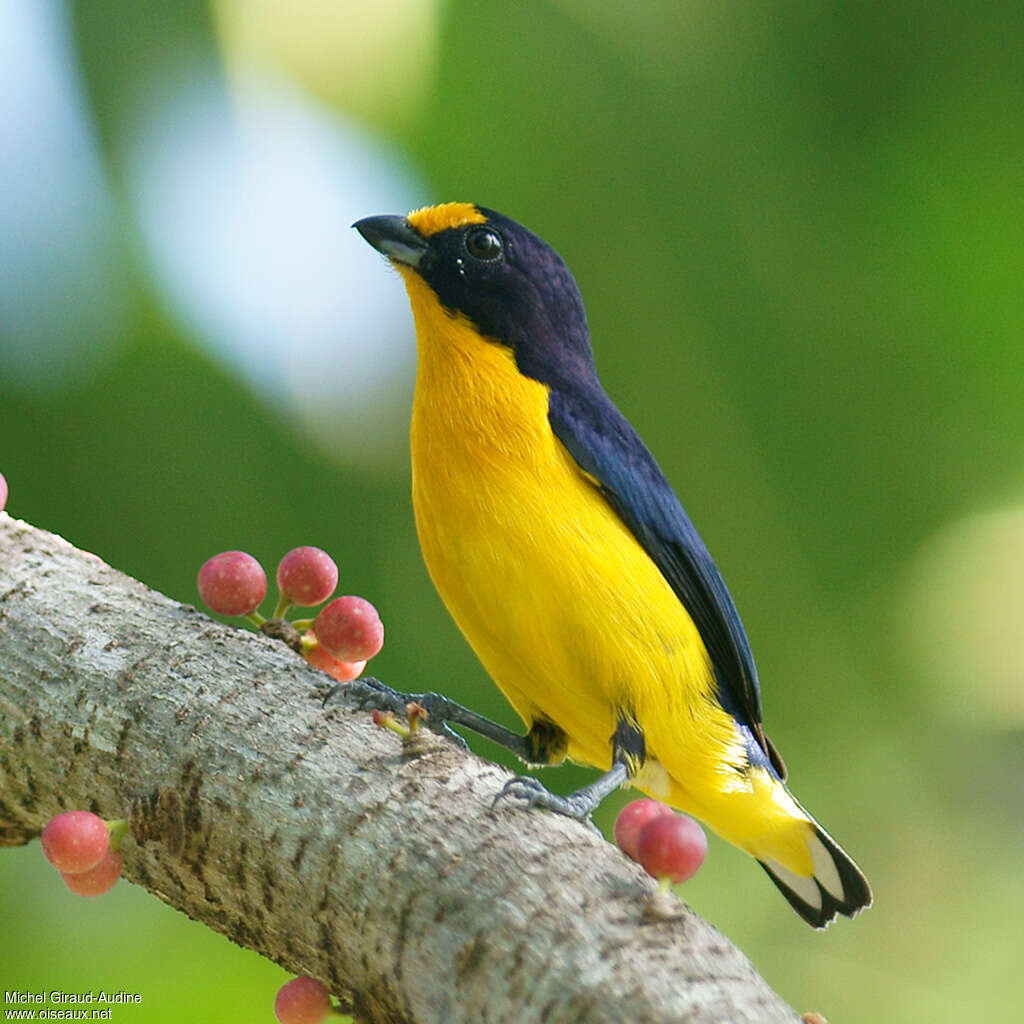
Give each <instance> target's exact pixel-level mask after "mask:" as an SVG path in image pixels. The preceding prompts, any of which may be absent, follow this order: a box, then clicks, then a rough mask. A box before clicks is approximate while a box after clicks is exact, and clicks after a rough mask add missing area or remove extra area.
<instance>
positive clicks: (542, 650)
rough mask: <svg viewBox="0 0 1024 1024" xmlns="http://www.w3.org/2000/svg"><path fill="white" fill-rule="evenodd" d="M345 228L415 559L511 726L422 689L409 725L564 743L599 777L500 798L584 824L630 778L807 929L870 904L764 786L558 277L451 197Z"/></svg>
mask: <svg viewBox="0 0 1024 1024" xmlns="http://www.w3.org/2000/svg"><path fill="white" fill-rule="evenodd" d="M355 227H356V228H357V229H358V230H359V232H360V233H361V234H362V236H363V237H364V238H365V239H366V240H367V241H368V242H369V243H370V244H371V245H372V246H373V247H374V248H375V249H377V250H378V251H380V252H381V253H383V254H384V255H385V256H387V257H388V259H389V260H390V261H391V263H392V264H393V265H394V266H395V267H396V268H397V269H398V271H399V273H400V274H401V276H402V278H403V279H404V281H405V286H406V289H407V291H408V293H409V299H410V302H411V303H412V311H413V317H414V319H415V323H416V337H417V346H418V350H419V365H418V371H417V377H416V394H415V400H414V404H413V414H412V430H411V446H412V470H413V507H414V510H415V515H416V527H417V531H418V533H419V539H420V545H421V547H422V549H423V557H424V560H425V561H426V565H427V569H428V570H429V572H430V576H431V578H432V579H433V581H434V585H435V586H436V587H437V590H438V592H439V593H440V595H441V598H442V600H443V601H444V603H445V605H446V606H447V607H448V610H449V612H450V613H451V615H452V617H453V618H454V619H455V621H456V623H457V624H458V626H459V628H460V629H461V630H462V632H463V634H464V635H465V637H466V639H467V640H468V641H469V643H470V645H471V646H472V648H473V650H474V651H475V652H476V654H477V656H478V657H479V659H480V661H481V662H482V663H483V665H484V667H485V668H486V669H487V671H488V672H489V673H490V675H491V677H492V678H493V679H494V681H495V682H496V683H497V685H498V686H499V687H500V689H501V691H502V692H503V693H504V694H505V696H506V697H507V698H508V700H509V701H510V702H511V704H512V705H513V707H514V708H515V710H516V711H517V712H518V713H519V715H520V717H521V718H522V719H523V721H524V722H525V723H526V726H527V733H526V735H525V736H519V735H518V734H516V733H514V732H512V731H511V730H507V729H505V728H504V727H502V726H500V725H497V724H496V723H493V722H490V721H488V720H487V719H485V718H483V717H482V716H479V715H477V714H475V713H474V712H472V711H470V710H469V709H466V708H463V707H461V706H460V705H457V704H455V703H454V702H453V701H449V700H447V699H445V698H442V697H437V696H436V695H429V696H430V697H431V698H432V700H431V702H430V703H429V705H428V711H429V712H430V714H431V716H432V717H441V718H443V719H445V720H447V721H449V722H455V723H457V724H462V725H465V726H468V727H469V728H471V729H474V730H475V731H477V732H480V733H482V734H484V735H486V736H489V737H491V738H492V739H494V740H496V741H497V742H499V743H502V744H503V745H505V746H507V747H509V748H510V749H511V750H513V751H515V752H516V753H517V754H518V755H519V756H520V757H521V758H522V759H523V760H524V761H526V762H528V763H532V764H553V763H557V762H560V761H562V760H563V759H565V758H566V757H568V758H570V759H571V760H573V761H578V762H582V763H584V764H588V765H593V766H594V767H596V768H600V769H603V770H604V772H605V774H604V775H602V776H601V778H599V779H598V780H597V781H596V782H594V783H592V784H591V785H589V786H587V787H584V788H583V789H581V790H580V791H578V792H577V793H575V794H572V795H571V796H568V797H559V796H555V795H553V794H551V793H549V792H548V791H547V790H546V789H544V788H543V787H542V786H541V785H540V784H539V783H538V782H537V781H536V780H535V779H531V778H520V779H516V780H513V782H512V783H510V784H509V786H507V787H506V790H505V795H509V796H512V797H517V798H520V799H523V800H524V801H525V802H527V803H528V804H530V805H531V806H532V805H539V806H542V807H546V808H549V809H551V810H554V811H558V812H560V813H563V814H569V815H572V816H574V817H579V818H586V817H588V816H589V814H590V812H591V811H592V810H593V809H594V808H595V807H596V806H597V804H598V803H599V802H600V801H601V800H602V799H603V798H604V797H605V796H607V795H608V794H609V793H610V792H611V791H612V790H614V789H615V788H616V787H618V786H620V785H622V784H623V783H625V782H629V783H630V784H632V785H633V786H635V787H636V788H638V789H640V790H642V791H643V792H645V793H648V794H649V795H651V796H653V797H656V798H657V799H659V800H663V801H665V802H666V803H668V804H671V805H672V806H673V807H676V808H678V809H680V810H682V811H685V812H687V813H689V814H692V815H693V816H694V817H696V818H699V819H700V820H701V821H703V822H704V823H705V824H707V825H708V826H709V827H710V828H711V829H713V830H714V831H715V832H717V833H718V834H719V835H720V836H722V837H723V838H725V839H727V840H728V841H729V842H731V843H733V844H735V845H736V846H738V847H739V848H740V849H741V850H745V851H746V852H747V853H749V854H751V855H752V856H753V857H756V858H757V860H758V861H759V862H760V863H761V865H762V866H763V867H764V868H765V870H766V871H767V872H768V874H769V875H770V876H771V878H772V880H773V881H774V882H775V884H776V885H777V886H778V887H779V889H780V890H781V891H782V893H783V895H785V897H786V899H787V900H789V902H790V904H792V906H793V907H794V908H795V909H796V911H797V912H798V913H799V914H800V915H801V917H803V918H804V920H806V921H807V922H808V923H809V924H811V925H813V926H815V927H824V926H825V925H827V924H828V923H829V922H830V921H831V920H832V919H833V918H834V917H835V916H836V914H837V913H841V914H846V915H848V916H852V915H853V914H855V913H856V912H857V911H858V910H860V909H861V908H863V907H867V906H869V905H870V903H871V890H870V888H869V887H868V883H867V881H866V880H865V878H864V876H863V875H862V874H861V872H860V870H859V869H858V868H857V866H856V865H855V864H854V862H853V861H852V860H851V859H850V857H848V856H847V854H846V853H844V852H843V850H841V849H840V848H839V846H838V844H837V843H836V842H835V841H834V840H833V839H832V838H831V837H830V836H829V835H828V834H827V833H826V832H825V831H824V830H823V829H822V828H821V827H820V826H819V825H818V824H817V823H816V822H815V821H814V820H813V819H812V818H811V817H810V816H809V815H808V814H807V812H806V811H804V809H803V808H802V807H801V806H800V805H799V804H798V803H797V802H796V801H795V800H794V799H793V797H792V796H791V795H790V793H789V791H788V790H787V788H786V786H785V784H784V780H785V767H784V765H783V762H782V759H781V758H780V757H779V755H778V753H777V752H776V750H775V748H774V747H773V746H772V744H771V742H770V741H769V740H768V738H767V736H766V735H765V733H764V730H763V728H762V725H761V696H760V690H759V686H758V678H757V671H756V669H755V668H754V660H753V657H752V655H751V652H750V646H749V644H748V642H747V637H746V634H745V632H744V629H743V625H742V623H741V622H740V617H739V614H738V613H737V611H736V607H735V605H734V604H733V601H732V598H731V597H730V595H729V591H728V590H727V589H726V587H725V583H724V582H723V581H722V577H721V575H720V574H719V572H718V569H717V568H716V566H715V563H714V561H713V560H712V558H711V555H710V554H709V553H708V550H707V548H706V547H705V546H704V543H703V541H702V540H701V539H700V537H699V536H698V534H697V531H696V529H695V528H694V526H693V524H692V523H691V522H690V519H689V518H688V516H687V514H686V512H685V511H684V510H683V507H682V505H681V504H680V502H679V499H678V498H677V497H676V495H675V493H674V491H673V490H672V488H671V487H670V486H669V484H668V482H667V481H666V479H665V477H664V475H663V473H662V472H661V469H660V468H659V467H658V464H657V463H656V462H655V461H654V457H653V456H652V455H651V453H650V452H649V451H648V449H647V448H646V446H645V445H644V443H643V441H641V439H640V437H639V435H638V434H637V433H636V431H635V430H634V429H633V427H632V426H630V424H629V422H628V421H627V420H626V418H625V417H624V416H623V415H622V413H621V412H619V410H618V409H617V408H616V407H615V406H614V405H613V404H612V401H611V399H610V398H609V397H608V396H607V394H605V392H604V389H603V388H602V386H601V383H600V381H599V380H598V377H597V372H596V370H595V368H594V359H593V354H592V352H591V347H590V337H589V332H588V329H587V318H586V313H585V311H584V308H583V300H582V299H581V297H580V293H579V289H578V287H577V285H576V281H575V279H574V278H573V276H572V274H571V273H570V271H569V268H568V267H567V266H566V265H565V263H564V262H563V261H562V259H561V258H560V257H559V256H558V254H557V253H556V252H555V251H554V250H553V249H552V248H551V247H550V246H548V245H547V244H546V243H545V242H543V241H542V240H541V239H540V238H538V237H537V236H536V235H534V234H532V233H531V232H530V231H527V230H526V229H525V228H523V227H522V226H520V225H519V224H517V223H515V222H514V221H512V220H510V219H509V218H508V217H504V216H502V215H501V214H499V213H495V212H494V211H493V210H488V209H485V208H484V207H479V206H475V205H473V204H470V203H444V204H442V205H439V206H433V207H427V208H424V209H421V210H416V211H414V212H413V213H410V214H409V215H408V217H396V216H381V217H367V218H365V219H364V220H360V221H359V222H358V223H357V224H356V225H355ZM376 685H377V686H379V684H376ZM385 691H386V694H388V695H390V696H391V698H392V702H393V703H395V705H396V706H404V703H403V702H404V700H405V699H406V697H405V695H398V694H395V692H394V691H390V690H388V689H387V688H386V687H380V688H379V690H375V691H374V692H375V693H376V694H377V695H378V696H380V695H382V694H385ZM435 724H436V723H435Z"/></svg>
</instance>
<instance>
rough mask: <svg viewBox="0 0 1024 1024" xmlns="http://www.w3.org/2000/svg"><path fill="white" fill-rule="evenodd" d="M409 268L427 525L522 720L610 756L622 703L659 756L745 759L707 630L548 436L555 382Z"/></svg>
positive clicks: (440, 568) (598, 761) (425, 531)
mask: <svg viewBox="0 0 1024 1024" xmlns="http://www.w3.org/2000/svg"><path fill="white" fill-rule="evenodd" d="M403 276H404V277H405V278H406V285H407V288H408V290H409V295H410V299H411V301H412V308H413V313H414V316H415V319H416V328H417V337H418V344H419V367H418V373H417V381H416V398H415V402H414V406H413V419H412V433H411V444H412V466H413V505H414V509H415V514H416V525H417V530H418V533H419V538H420V544H421V547H422V550H423V556H424V559H425V561H426V564H427V568H428V570H429V572H430V575H431V578H432V579H433V581H434V584H435V586H436V587H437V590H438V592H439V593H440V595H441V598H442V600H443V601H444V602H445V604H446V606H447V607H448V610H449V611H450V613H451V615H452V617H453V618H454V619H455V621H456V623H457V624H458V625H459V627H460V629H461V630H462V632H463V634H464V635H465V637H466V639H467V640H468V641H469V643H470V645H471V646H472V647H473V649H474V651H475V652H476V654H477V656H478V657H479V658H480V660H481V662H482V663H483V665H484V667H485V668H486V669H487V671H488V672H489V673H490V675H491V676H492V677H493V679H494V681H495V682H496V683H497V684H498V686H499V687H500V688H501V690H502V691H503V692H504V693H505V695H506V697H508V699H509V700H510V701H511V703H512V704H513V706H514V707H515V708H516V710H517V711H518V712H519V714H520V715H521V716H522V717H523V718H524V720H525V721H526V722H528V723H529V722H530V721H532V720H533V719H534V718H536V717H538V716H544V717H546V718H548V719H550V720H551V721H553V722H555V723H557V724H558V725H559V726H561V728H562V729H564V730H565V731H566V733H567V734H568V736H569V739H570V756H571V757H573V758H575V759H577V760H581V761H584V762H586V763H589V764H593V765H595V766H597V767H607V766H608V765H609V764H610V755H611V749H610V738H611V735H612V732H613V731H614V729H615V725H616V717H617V715H618V714H620V713H621V712H623V711H627V712H629V713H630V714H632V715H633V716H634V717H635V718H636V720H637V721H638V722H639V723H640V724H641V727H642V728H643V730H644V732H645V734H646V736H647V743H648V750H649V752H650V753H651V754H652V755H653V756H654V757H656V758H659V759H660V760H662V761H666V757H667V761H668V762H672V761H676V760H678V756H677V752H678V751H686V750H687V748H689V749H690V750H692V751H698V750H699V751H700V757H701V759H703V760H706V761H707V762H708V767H709V768H710V765H711V762H714V763H715V764H716V765H717V766H719V767H720V766H721V765H722V758H723V755H725V754H726V753H727V752H728V753H729V754H730V755H732V756H733V757H735V751H736V735H735V730H734V729H733V728H732V724H731V720H729V718H728V716H727V715H725V714H724V713H723V712H722V711H721V710H720V709H719V708H718V707H717V704H716V703H715V701H714V700H713V699H712V692H713V674H712V671H711V668H710V662H709V659H708V655H707V652H706V650H705V648H704V645H703V643H702V641H701V639H700V635H699V633H698V631H697V629H696V627H695V626H694V624H693V622H692V620H691V619H690V617H689V615H688V614H687V613H686V611H685V609H684V608H683V606H682V605H681V604H680V602H679V600H678V598H677V597H676V595H675V594H674V593H673V591H672V590H671V588H670V587H669V585H668V583H667V582H666V581H665V579H664V578H663V577H662V575H661V573H660V572H659V571H658V569H657V567H656V566H655V565H654V563H653V562H652V561H651V560H650V558H649V557H648V556H647V554H646V552H645V551H644V550H643V548H642V547H641V546H640V544H639V543H638V542H637V541H636V539H635V538H634V537H633V535H632V533H630V531H629V530H628V529H627V528H626V526H625V525H624V524H623V523H622V521H621V520H620V519H619V517H618V516H617V515H616V514H615V513H614V512H613V511H612V509H611V508H610V506H609V505H608V504H607V503H606V502H605V500H604V499H603V498H602V497H601V495H600V494H599V492H598V490H597V488H596V486H595V485H594V483H593V482H592V481H591V480H589V479H588V478H587V477H586V475H585V474H583V473H582V471H581V470H580V469H579V467H578V466H577V465H576V463H575V462H574V461H573V459H572V458H571V456H570V455H569V454H568V453H567V452H566V450H565V449H564V448H563V446H562V445H561V443H560V442H559V441H558V440H557V438H556V437H555V436H554V434H553V433H552V431H551V429H550V426H549V425H548V420H547V407H548V390H547V388H546V387H545V386H544V385H542V384H540V383H539V382H537V381H534V380H531V379H529V378H527V377H524V376H523V375H522V374H520V373H519V372H518V370H517V368H516V366H515V361H514V358H513V355H512V353H511V352H510V351H509V350H508V349H507V348H506V347H504V346H502V345H499V344H497V343H492V342H488V341H485V340H483V339H481V338H480V337H479V336H478V335H477V333H476V332H475V331H474V330H473V328H472V326H471V325H470V324H469V323H468V322H466V321H465V320H464V319H462V318H459V317H451V316H449V315H448V314H446V313H445V312H444V311H443V310H441V309H440V307H439V306H438V304H437V301H436V298H435V297H434V296H433V294H432V292H430V289H429V287H428V286H427V285H426V284H425V283H424V282H423V281H422V280H421V279H420V278H419V277H418V275H416V274H414V273H405V274H404V275H403ZM698 737H699V742H692V743H691V742H688V741H689V740H691V739H692V740H694V741H696V740H697V738H698ZM659 747H661V748H666V749H663V750H659ZM668 747H671V748H672V750H671V751H669V750H668V749H667V748H668ZM672 774H673V775H676V774H677V773H676V772H674V771H673V772H672Z"/></svg>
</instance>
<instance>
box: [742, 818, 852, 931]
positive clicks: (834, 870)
mask: <svg viewBox="0 0 1024 1024" xmlns="http://www.w3.org/2000/svg"><path fill="white" fill-rule="evenodd" d="M807 824H808V826H809V828H808V832H807V850H808V853H809V854H810V857H811V862H812V863H813V865H814V873H813V874H811V875H806V876H804V875H798V874H797V873H796V872H794V871H791V870H790V869H789V868H787V867H785V866H783V865H782V864H780V863H779V862H778V861H777V860H774V859H773V858H769V857H766V858H764V859H761V858H758V863H759V864H760V865H761V867H763V868H764V869H765V871H767V872H768V876H769V877H770V878H771V880H772V881H773V882H774V883H775V884H776V885H777V886H778V887H779V890H780V891H781V893H782V895H783V896H785V897H786V899H787V900H788V901H789V905H790V906H791V907H792V908H793V909H794V910H795V911H796V912H797V913H798V914H799V915H800V916H801V917H802V918H803V919H804V920H805V921H806V922H807V923H808V924H809V925H811V926H812V927H814V928H825V927H827V926H828V924H829V922H830V921H832V920H833V919H834V918H835V916H836V914H845V915H846V916H847V917H853V916H854V914H856V913H857V912H858V911H859V910H863V909H864V908H865V907H870V906H871V887H870V886H869V885H868V880H867V879H866V878H865V877H864V875H863V874H862V873H861V870H860V868H858V867H857V865H856V864H854V862H853V860H852V859H851V857H850V856H849V854H847V853H846V852H845V851H844V850H843V849H842V847H840V845H839V844H838V843H837V842H836V841H835V840H834V839H833V838H832V837H831V836H830V835H829V834H828V833H827V832H826V831H825V830H824V829H823V828H822V827H821V826H820V825H819V824H818V823H817V822H816V821H814V820H813V819H812V818H810V817H809V816H808V818H807Z"/></svg>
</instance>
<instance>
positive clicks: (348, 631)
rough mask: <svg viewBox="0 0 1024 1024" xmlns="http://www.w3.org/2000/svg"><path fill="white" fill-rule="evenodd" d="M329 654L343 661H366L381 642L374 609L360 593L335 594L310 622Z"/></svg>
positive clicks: (380, 629) (380, 631) (380, 625)
mask: <svg viewBox="0 0 1024 1024" xmlns="http://www.w3.org/2000/svg"><path fill="white" fill-rule="evenodd" d="M313 628H314V629H315V630H316V635H317V638H318V639H319V641H320V643H321V644H322V645H323V646H324V647H326V648H327V653H328V654H333V655H334V657H335V658H340V659H341V660H342V661H368V660H369V659H370V658H372V657H373V656H374V655H375V654H376V653H377V652H378V651H379V650H380V649H381V647H382V646H383V644H384V626H383V625H382V624H381V621H380V616H379V615H378V614H377V609H376V608H374V607H373V605H372V604H370V602H369V601H365V600H363V598H361V597H336V598H335V599H334V600H333V601H332V602H331V603H330V604H328V605H325V606H324V607H323V608H322V609H321V610H320V614H319V615H318V616H317V617H316V622H315V623H314V625H313Z"/></svg>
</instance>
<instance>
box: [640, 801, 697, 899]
mask: <svg viewBox="0 0 1024 1024" xmlns="http://www.w3.org/2000/svg"><path fill="white" fill-rule="evenodd" d="M707 852H708V837H707V836H706V835H705V834H704V829H702V828H701V827H700V825H698V824H697V822H695V821H694V820H693V818H688V817H687V816H686V815H685V814H662V815H659V816H658V817H656V818H652V819H651V820H650V821H649V822H648V823H647V824H646V825H645V826H644V827H643V828H642V829H641V830H640V835H639V836H638V838H637V843H636V859H637V860H638V861H639V863H640V866H641V867H642V868H643V869H644V870H645V871H646V872H647V873H648V874H649V875H653V876H654V877H655V878H658V879H661V878H667V879H668V880H669V881H670V882H673V883H677V882H685V881H686V880H687V879H688V878H692V877H693V876H694V875H695V874H696V873H697V869H698V868H699V867H700V866H701V864H703V863H704V857H705V856H706V855H707Z"/></svg>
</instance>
